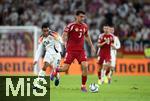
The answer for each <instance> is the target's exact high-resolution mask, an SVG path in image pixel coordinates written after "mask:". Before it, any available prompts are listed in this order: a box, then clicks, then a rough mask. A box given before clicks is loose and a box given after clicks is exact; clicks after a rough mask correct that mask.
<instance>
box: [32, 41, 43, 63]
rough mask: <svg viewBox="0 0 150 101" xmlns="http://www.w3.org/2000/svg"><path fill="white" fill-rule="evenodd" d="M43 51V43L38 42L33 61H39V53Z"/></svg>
mask: <svg viewBox="0 0 150 101" xmlns="http://www.w3.org/2000/svg"><path fill="white" fill-rule="evenodd" d="M43 51H44V47H43V44H42V43H40V44H39V45H38V49H37V51H36V53H35V57H34V61H39V59H40V57H41V55H42V54H43Z"/></svg>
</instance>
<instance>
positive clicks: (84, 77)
mask: <svg viewBox="0 0 150 101" xmlns="http://www.w3.org/2000/svg"><path fill="white" fill-rule="evenodd" d="M87 67H88V65H87V62H86V61H82V62H81V68H82V85H81V90H82V91H83V92H87V89H86V82H87V72H88V69H87Z"/></svg>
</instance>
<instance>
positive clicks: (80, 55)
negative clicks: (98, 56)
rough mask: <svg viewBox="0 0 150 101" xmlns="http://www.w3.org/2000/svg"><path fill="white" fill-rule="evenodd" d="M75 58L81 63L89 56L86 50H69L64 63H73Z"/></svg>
mask: <svg viewBox="0 0 150 101" xmlns="http://www.w3.org/2000/svg"><path fill="white" fill-rule="evenodd" d="M74 59H77V60H78V62H79V63H81V62H82V61H86V60H87V56H86V53H85V51H84V50H82V51H68V52H66V55H65V61H64V63H67V64H71V63H72V62H73V60H74Z"/></svg>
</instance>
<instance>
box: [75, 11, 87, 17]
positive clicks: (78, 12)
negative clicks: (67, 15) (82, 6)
mask: <svg viewBox="0 0 150 101" xmlns="http://www.w3.org/2000/svg"><path fill="white" fill-rule="evenodd" d="M80 14H85V12H84V11H82V10H77V11H76V15H77V16H78V15H80Z"/></svg>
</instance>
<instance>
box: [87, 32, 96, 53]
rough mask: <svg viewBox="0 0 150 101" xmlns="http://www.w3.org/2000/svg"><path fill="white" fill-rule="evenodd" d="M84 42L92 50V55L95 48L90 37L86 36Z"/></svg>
mask: <svg viewBox="0 0 150 101" xmlns="http://www.w3.org/2000/svg"><path fill="white" fill-rule="evenodd" d="M85 40H86V41H87V42H88V44H89V45H90V47H91V49H92V53H93V54H94V53H95V52H96V51H95V48H94V46H93V43H92V41H91V37H90V35H88V34H86V35H85Z"/></svg>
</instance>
